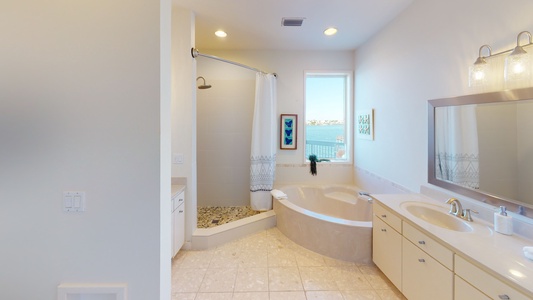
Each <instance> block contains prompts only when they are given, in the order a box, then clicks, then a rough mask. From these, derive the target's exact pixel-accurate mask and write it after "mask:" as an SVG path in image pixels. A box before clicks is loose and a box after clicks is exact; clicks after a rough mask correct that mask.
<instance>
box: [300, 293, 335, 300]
mask: <svg viewBox="0 0 533 300" xmlns="http://www.w3.org/2000/svg"><path fill="white" fill-rule="evenodd" d="M305 296H306V297H307V300H344V298H343V297H342V294H341V292H339V291H311V292H305Z"/></svg>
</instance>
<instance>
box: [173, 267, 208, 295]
mask: <svg viewBox="0 0 533 300" xmlns="http://www.w3.org/2000/svg"><path fill="white" fill-rule="evenodd" d="M206 271H207V270H206V269H176V270H174V271H173V273H172V292H174V293H196V292H198V291H199V290H200V286H201V284H202V281H203V280H204V277H205V273H206Z"/></svg>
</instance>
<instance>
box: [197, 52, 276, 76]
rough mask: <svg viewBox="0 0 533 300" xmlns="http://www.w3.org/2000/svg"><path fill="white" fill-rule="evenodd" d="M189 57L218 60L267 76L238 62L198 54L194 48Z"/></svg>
mask: <svg viewBox="0 0 533 300" xmlns="http://www.w3.org/2000/svg"><path fill="white" fill-rule="evenodd" d="M191 55H192V57H193V58H197V57H198V56H203V57H207V58H211V59H215V60H218V61H222V62H225V63H228V64H232V65H235V66H239V67H242V68H245V69H248V70H252V71H256V72H260V73H263V74H268V72H265V71H261V70H259V69H256V68H252V67H250V66H247V65H243V64H241V63H238V62H234V61H231V60H227V59H223V58H220V57H218V56H214V55H209V54H203V53H200V51H198V49H195V48H191ZM272 74H274V77H278V74H276V73H272Z"/></svg>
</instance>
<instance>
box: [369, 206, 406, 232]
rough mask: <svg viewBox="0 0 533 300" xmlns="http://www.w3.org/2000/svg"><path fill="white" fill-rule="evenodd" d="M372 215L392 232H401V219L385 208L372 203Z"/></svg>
mask: <svg viewBox="0 0 533 300" xmlns="http://www.w3.org/2000/svg"><path fill="white" fill-rule="evenodd" d="M373 209H374V215H376V216H377V217H378V218H380V219H381V220H383V221H384V222H385V223H387V224H389V225H390V226H391V227H392V228H394V230H396V231H398V232H400V233H401V232H402V219H400V217H398V216H396V215H395V214H393V213H392V212H391V211H390V210H388V209H387V208H385V207H384V206H383V205H381V204H379V203H377V202H376V201H374V204H373Z"/></svg>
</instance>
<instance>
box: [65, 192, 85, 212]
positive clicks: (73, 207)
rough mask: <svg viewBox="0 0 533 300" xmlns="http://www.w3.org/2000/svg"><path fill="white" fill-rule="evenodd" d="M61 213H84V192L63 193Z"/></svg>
mask: <svg viewBox="0 0 533 300" xmlns="http://www.w3.org/2000/svg"><path fill="white" fill-rule="evenodd" d="M63 211H67V212H81V211H85V192H79V191H68V192H63Z"/></svg>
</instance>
